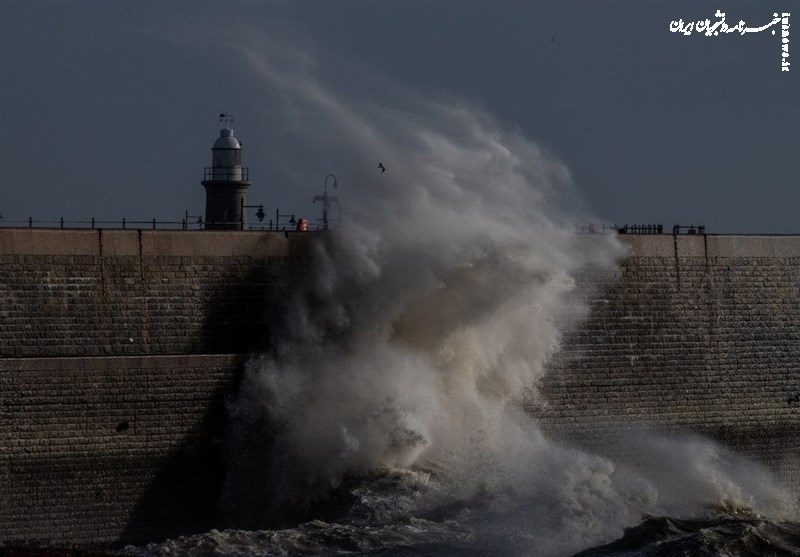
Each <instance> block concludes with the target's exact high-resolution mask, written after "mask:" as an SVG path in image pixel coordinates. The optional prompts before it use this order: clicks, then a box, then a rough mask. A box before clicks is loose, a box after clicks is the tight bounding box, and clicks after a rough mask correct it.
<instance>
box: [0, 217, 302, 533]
mask: <svg viewBox="0 0 800 557" xmlns="http://www.w3.org/2000/svg"><path fill="white" fill-rule="evenodd" d="M313 236H314V235H313V234H311V233H308V234H290V235H289V238H286V237H285V236H284V234H283V233H282V232H280V233H278V232H275V233H270V232H265V233H249V232H227V231H226V232H212V231H202V232H184V231H174V232H159V231H137V230H129V231H121V230H114V231H101V230H36V229H33V230H26V229H0V543H3V542H5V543H14V544H18V545H19V544H26V543H33V544H37V545H50V544H52V545H79V546H100V547H102V546H107V545H113V544H118V543H129V542H140V543H143V542H148V541H152V540H154V539H159V538H165V537H167V536H172V535H176V534H178V533H188V532H198V531H204V530H208V529H210V528H213V527H220V525H221V524H222V518H221V516H220V511H219V502H220V491H221V485H222V482H223V479H224V462H225V454H224V450H225V446H224V440H225V431H224V428H225V425H226V421H225V401H226V397H227V396H229V395H230V393H232V392H233V391H234V389H235V387H236V382H237V380H238V378H239V376H240V374H241V372H242V369H243V365H244V362H245V361H246V359H247V356H246V355H247V353H248V352H250V351H252V350H254V349H255V348H257V347H263V346H265V345H266V344H267V343H268V341H269V332H270V327H271V326H272V325H273V324H272V322H271V321H272V319H271V317H272V316H274V305H275V303H276V301H279V300H280V298H281V297H282V296H284V295H285V294H286V293H287V292H288V290H289V289H290V288H291V285H292V284H293V283H294V282H295V281H298V280H302V276H303V274H304V273H305V272H306V270H307V269H306V266H307V265H306V264H307V261H308V255H309V249H310V243H311V242H312V241H313Z"/></svg>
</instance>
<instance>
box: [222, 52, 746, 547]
mask: <svg viewBox="0 0 800 557" xmlns="http://www.w3.org/2000/svg"><path fill="white" fill-rule="evenodd" d="M272 47H273V48H272V53H271V54H270V55H266V54H264V52H262V51H260V50H258V49H252V48H251V49H249V50H246V54H247V56H248V58H249V60H250V62H251V63H252V64H253V67H254V68H255V69H256V73H257V75H258V76H259V77H260V78H262V79H263V80H264V82H265V84H266V85H267V88H268V90H270V91H272V92H273V94H274V97H275V99H277V102H279V103H281V104H280V106H281V114H284V115H285V117H286V119H287V121H286V122H284V124H285V126H286V128H285V131H286V133H291V134H294V136H296V137H299V138H301V139H302V142H303V143H304V144H305V145H306V146H307V147H306V150H305V152H304V153H303V154H302V156H299V155H297V154H296V153H295V154H292V153H290V152H288V151H287V152H286V153H278V154H273V158H275V159H278V160H281V159H282V158H283V160H284V164H287V166H291V165H290V164H289V162H288V161H289V160H292V161H293V162H292V164H294V161H296V160H298V159H308V158H313V157H315V156H317V153H320V157H322V158H324V159H326V160H330V161H335V163H336V168H332V169H331V170H333V171H335V172H336V173H337V176H338V179H339V181H340V183H341V188H340V190H339V191H337V192H336V193H337V195H338V196H339V197H340V199H341V200H342V203H343V204H344V205H345V207H346V211H347V213H349V214H350V216H348V218H346V219H343V222H342V224H341V226H340V227H338V228H337V229H336V231H335V233H334V234H333V238H332V239H331V240H332V241H330V242H328V243H325V244H323V243H319V245H318V250H317V253H316V254H315V260H314V267H313V268H312V269H310V270H309V275H308V279H309V280H308V284H307V285H305V288H302V289H298V290H297V291H296V292H294V293H293V294H292V296H291V297H290V298H289V299H287V300H286V301H285V302H286V304H285V312H286V313H285V318H284V320H283V321H282V322H281V326H280V328H278V330H276V331H273V333H272V347H271V350H270V351H269V352H267V353H265V354H264V355H262V356H260V357H259V358H257V359H254V360H253V361H252V362H250V365H249V366H248V373H247V375H246V377H245V380H244V383H243V385H242V395H241V398H240V400H239V401H237V403H236V407H235V412H236V413H238V415H239V416H240V417H241V416H249V417H250V418H251V419H252V420H253V421H257V420H258V419H260V420H262V422H259V423H261V424H262V426H261V427H263V428H264V429H265V430H269V431H270V432H271V433H272V434H274V435H275V436H276V437H275V439H274V446H273V448H272V449H271V452H270V453H269V455H268V458H267V461H268V462H269V464H268V468H267V469H264V470H263V482H264V483H265V484H266V483H269V484H270V489H269V490H268V491H269V496H270V497H277V499H278V500H279V505H291V504H292V503H298V504H302V503H303V502H304V501H307V499H308V495H307V494H301V493H298V490H302V489H307V490H308V491H309V492H315V491H317V490H323V491H324V490H326V489H330V488H331V487H335V486H336V485H338V483H339V482H340V481H342V479H343V477H344V476H345V475H346V474H348V473H364V472H367V471H369V470H373V469H376V468H379V467H406V466H409V465H412V464H417V465H420V464H422V465H424V466H431V467H434V468H436V469H439V470H442V471H443V472H442V474H444V475H445V476H447V477H448V478H449V479H450V480H451V481H450V491H451V495H453V496H461V497H473V496H476V495H477V494H479V493H480V492H482V491H486V490H488V491H491V492H492V493H495V494H497V493H502V492H503V490H504V489H505V490H509V489H510V490H512V491H514V492H515V493H514V494H509V497H510V498H514V497H516V496H518V495H519V494H524V495H526V496H531V497H535V498H536V499H535V500H536V501H537V503H536V504H537V505H538V507H537V509H538V510H534V509H528V510H526V512H525V513H522V515H520V516H523V517H525V520H526V521H527V522H526V524H529V523H530V522H531V521H534V520H535V521H536V522H537V523H538V524H540V525H548V526H547V527H548V528H552V529H559V530H560V532H561V533H560V534H559V536H560V537H562V538H563V537H564V535H565V534H566V535H567V536H570V535H580V536H583V538H584V539H586V540H589V539H593V538H596V537H598V536H602V535H603V533H605V532H606V531H607V529H608V528H609V525H618V524H620V523H627V524H632V523H633V522H635V521H636V520H637V519H638V518H639V514H640V513H641V512H643V511H647V510H653V509H657V508H662V509H671V508H673V507H675V508H677V507H678V506H679V505H680V503H679V502H677V501H671V500H670V497H671V496H670V495H669V494H667V495H666V496H665V495H664V493H665V490H664V489H663V488H664V486H665V485H668V482H666V484H661V485H658V483H657V482H653V481H652V480H651V479H646V478H645V476H642V475H641V474H639V472H637V471H635V470H633V469H630V470H622V471H621V469H620V468H619V467H618V466H617V465H615V464H614V463H613V462H612V461H610V460H608V459H605V458H600V457H595V456H590V455H586V454H584V453H582V452H579V451H576V450H570V449H565V448H558V447H556V446H554V445H553V444H551V443H549V442H548V441H546V440H545V439H544V438H543V437H542V435H541V434H540V433H539V432H538V430H537V428H536V426H535V423H534V422H533V421H532V420H530V419H529V418H527V417H525V416H523V415H522V412H521V411H519V410H518V409H517V408H516V402H517V401H518V399H519V397H520V396H521V395H522V394H523V392H525V390H526V389H528V388H530V387H532V386H535V384H536V381H537V380H538V379H540V378H541V376H542V374H543V373H544V371H543V370H544V365H545V363H546V362H547V360H548V358H550V356H551V355H552V354H553V353H554V351H555V350H557V348H558V345H559V340H560V337H559V329H558V325H559V324H560V323H563V322H564V321H565V320H566V319H569V318H572V317H574V316H576V315H580V313H581V311H582V308H580V307H579V306H576V303H577V302H575V298H574V297H572V296H570V291H571V290H572V288H573V286H574V283H573V277H574V276H575V275H576V273H577V272H579V271H586V270H587V269H591V268H593V267H600V266H608V265H613V262H614V260H615V258H616V257H618V256H620V255H621V249H620V248H619V246H618V245H617V244H616V242H615V240H614V239H613V237H608V236H598V237H593V238H576V237H575V236H574V235H573V234H572V233H571V223H574V222H576V221H580V220H585V219H584V218H583V217H582V216H581V215H580V214H579V213H578V212H573V211H571V210H570V209H569V207H565V206H564V204H565V202H566V203H569V202H571V201H572V200H573V199H574V195H573V193H572V185H571V182H570V177H569V173H568V171H567V170H566V168H565V167H564V166H563V165H561V164H560V163H559V162H557V161H555V160H553V159H552V158H551V157H550V156H548V155H547V154H546V153H545V152H544V151H543V150H542V149H540V148H539V147H537V146H536V145H535V144H534V143H532V142H531V141H529V140H527V139H525V138H524V137H522V136H521V135H519V134H518V133H514V132H508V131H506V130H504V129H503V128H502V127H501V126H500V125H499V124H498V123H497V122H496V121H495V120H493V119H492V118H491V117H490V116H488V115H487V114H486V113H484V112H482V111H481V110H479V109H477V108H476V107H473V106H470V105H468V104H465V103H463V102H458V101H442V100H427V99H420V98H418V97H415V96H413V95H411V94H408V93H404V92H398V91H397V90H395V91H393V92H392V94H391V95H387V96H386V97H383V98H380V100H372V99H374V98H375V97H374V96H373V97H368V98H365V97H362V96H361V95H358V94H348V93H347V92H342V91H341V90H339V89H337V88H335V87H334V86H333V85H332V84H331V83H329V82H328V81H325V80H323V79H322V78H320V77H319V74H320V73H322V72H321V71H319V69H318V68H316V67H315V65H314V62H313V60H312V59H311V58H310V57H308V56H304V55H299V54H297V53H294V52H292V51H289V50H283V51H280V49H278V52H275V50H276V49H275V48H274V45H272ZM282 155H285V158H284V157H282ZM251 156H252V155H251ZM379 161H380V162H382V163H383V164H384V165H385V166H386V168H387V171H386V172H385V173H380V171H379V169H378V168H377V163H378V162H379ZM287 172H292V171H291V170H287ZM345 176H346V179H345ZM565 200H566V201H565ZM256 442H257V441H256ZM722 476H723V477H724V478H725V479H724V480H722V481H723V483H724V482H727V481H729V479H730V478H731V477H732V476H731V475H730V474H727V475H726V473H724V472H723V473H722ZM734 476H735V475H734ZM698 478H699V476H698ZM698 478H694V477H693V481H695V480H696V481H697V482H699V483H701V484H702V481H701V480H700V479H698ZM737 478H738V476H737ZM735 479H736V478H734V479H730V481H734V480H735ZM693 485H694V484H693ZM695 487H697V486H696V485H695ZM245 489H246V488H245ZM666 491H667V492H668V491H669V490H666ZM701 491H702V489H699V490H698V489H696V490H695V493H698V492H701ZM712 491H713V489H711V488H709V493H711V492H712ZM733 491H735V490H733ZM710 496H712V497H713V496H714V495H713V493H711V495H710ZM665 497H666V498H665ZM506 519H508V517H506ZM546 531H547V529H546V528H545V529H544V530H541V532H546ZM541 535H542V536H544V537H546V536H545V534H541ZM537 539H538V538H537ZM543 539H544V538H542V539H541V540H539V541H542V540H543ZM567 543H573V544H574V543H575V540H574V539H572V540H569V541H568V542H567Z"/></svg>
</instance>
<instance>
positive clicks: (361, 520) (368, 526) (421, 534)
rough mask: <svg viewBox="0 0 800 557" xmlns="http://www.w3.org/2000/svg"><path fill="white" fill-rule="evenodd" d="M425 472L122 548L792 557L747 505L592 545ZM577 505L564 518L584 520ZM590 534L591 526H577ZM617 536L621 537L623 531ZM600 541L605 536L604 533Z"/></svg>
mask: <svg viewBox="0 0 800 557" xmlns="http://www.w3.org/2000/svg"><path fill="white" fill-rule="evenodd" d="M439 488H440V486H437V485H436V480H435V478H434V477H433V475H431V474H430V473H429V472H422V471H419V470H417V471H409V470H406V471H399V470H394V471H385V470H384V471H381V472H377V473H373V474H370V475H369V476H368V477H362V478H359V479H352V478H351V479H350V480H348V481H346V482H345V483H344V484H343V485H342V486H340V487H339V488H337V489H336V490H334V492H333V493H332V494H331V495H330V497H329V498H328V499H327V500H326V501H322V502H320V506H319V513H320V516H321V517H322V516H324V519H323V518H318V519H312V520H309V521H306V522H303V523H300V524H297V525H294V526H291V527H285V528H276V529H266V530H254V531H245V530H233V529H232V530H212V531H210V532H207V533H204V534H199V535H193V536H184V537H179V538H175V539H171V540H166V541H163V542H160V543H151V544H149V545H147V546H144V547H133V546H129V547H126V548H125V549H124V550H122V552H121V554H122V555H126V556H130V557H156V556H182V555H187V556H188V555H201V556H225V557H233V556H237V557H238V556H242V557H244V556H264V557H266V556H283V555H286V556H291V555H298V556H333V555H353V556H386V557H388V556H396V557H400V556H412V555H430V556H441V557H447V556H453V557H455V556H467V555H487V556H489V555H493V556H531V557H539V556H545V557H546V556H562V555H563V556H571V555H575V556H580V557H639V556H641V557H644V556H647V557H656V556H658V557H669V556H709V557H711V556H719V557H733V556H752V557H757V556H758V557H762V556H764V557H766V556H800V524H798V523H795V522H781V521H772V520H769V519H767V518H764V517H760V516H758V515H756V514H754V513H751V512H750V511H748V510H747V509H735V510H734V509H721V508H709V509H708V510H707V511H706V512H705V513H703V516H695V517H689V518H672V517H664V516H644V517H641V522H640V523H639V524H619V525H618V528H617V529H616V532H614V529H613V528H612V531H609V532H604V533H600V534H597V533H593V534H590V535H589V537H595V540H594V542H593V543H591V545H589V546H587V545H585V541H584V540H581V539H580V536H577V537H575V536H574V535H571V534H570V533H569V532H568V530H570V529H571V530H573V531H574V524H573V525H572V528H565V527H564V525H565V523H566V522H565V517H564V516H559V515H551V514H549V513H548V509H547V508H542V507H541V506H540V505H541V503H539V502H537V501H535V500H526V499H525V498H517V497H516V496H515V494H514V493H505V494H497V493H494V494H488V493H484V494H478V495H476V496H474V497H472V498H470V499H469V500H459V499H454V498H451V497H447V496H443V495H442V494H441V493H437V491H438V490H439ZM581 515H582V513H580V512H577V513H576V515H575V516H574V517H569V519H568V521H571V520H580V519H584V520H587V521H591V520H592V518H591V513H588V514H586V515H585V516H581ZM585 526H586V530H587V531H590V532H591V531H592V524H586V525H585ZM623 534H624V535H623ZM604 538H605V539H604Z"/></svg>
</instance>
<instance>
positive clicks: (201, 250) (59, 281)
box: [0, 229, 800, 546]
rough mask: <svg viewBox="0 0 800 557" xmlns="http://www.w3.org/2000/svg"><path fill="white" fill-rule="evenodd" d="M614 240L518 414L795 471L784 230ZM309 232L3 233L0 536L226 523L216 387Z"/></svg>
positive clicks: (95, 535) (227, 387)
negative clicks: (670, 437) (695, 445)
mask: <svg viewBox="0 0 800 557" xmlns="http://www.w3.org/2000/svg"><path fill="white" fill-rule="evenodd" d="M620 239H621V240H622V241H623V242H625V243H626V244H628V246H629V254H628V256H627V257H626V258H625V259H624V260H622V261H621V262H620V266H619V269H618V270H616V271H608V272H606V273H601V274H592V275H589V274H587V275H585V276H581V277H578V278H579V280H578V283H579V288H578V290H577V292H576V295H578V296H583V297H584V298H585V300H586V302H587V303H588V304H589V307H590V313H589V318H588V320H587V321H585V322H582V323H581V324H579V325H577V326H574V327H572V328H570V329H568V330H567V331H565V333H564V340H563V349H562V351H561V352H560V353H559V354H558V355H557V356H556V358H555V359H554V360H553V362H551V364H550V366H549V371H548V375H547V377H546V378H545V380H544V382H543V384H542V385H541V388H540V393H539V395H533V394H532V396H531V397H529V398H528V399H527V400H526V401H525V402H524V404H525V405H526V407H527V408H528V410H529V411H530V412H531V413H533V414H535V415H537V416H538V417H539V420H540V422H541V423H542V424H543V427H544V428H545V430H546V431H547V432H548V434H549V435H551V436H554V437H559V438H564V439H568V440H570V441H572V442H576V443H582V444H586V445H592V444H593V443H595V444H596V443H598V440H601V439H602V440H603V441H602V442H603V443H604V444H608V443H613V440H614V439H615V438H619V435H618V434H619V433H620V432H624V431H626V430H630V429H631V428H634V427H640V425H641V424H649V425H651V426H653V427H657V428H660V429H664V430H668V431H681V432H684V431H687V432H697V433H701V434H704V435H708V436H711V437H713V438H714V439H716V440H718V441H719V442H720V443H722V444H723V445H726V446H729V447H731V448H733V449H736V450H738V451H741V452H744V453H746V454H748V455H751V456H753V457H754V458H755V459H757V460H759V461H761V462H763V463H765V464H767V465H769V466H770V467H772V468H773V469H774V470H776V472H777V473H778V474H779V475H780V476H781V477H782V478H783V479H784V480H786V481H787V482H788V483H790V484H792V485H793V486H795V488H797V487H798V484H800V479H799V478H800V396H798V395H800V237H795V236H786V237H781V236H700V235H695V236H688V235H683V236H677V237H673V236H672V235H647V236H644V235H643V236H637V235H627V236H625V235H623V236H621V237H620ZM314 241H315V236H314V235H313V234H300V233H297V234H290V235H289V238H288V239H287V238H286V237H285V236H284V235H283V233H270V232H264V233H256V232H233V231H225V232H212V231H196V232H194V231H193V232H187V231H174V232H163V231H137V230H125V231H122V230H114V231H100V230H37V229H30V230H29V229H0V543H10V542H15V543H21V542H31V543H38V544H56V545H80V546H108V545H113V544H120V543H141V542H148V541H153V540H155V539H159V538H164V537H171V536H176V535H180V534H186V533H192V532H200V531H206V530H208V529H210V528H213V527H217V528H220V527H224V526H225V523H224V520H223V517H222V516H221V515H220V511H219V495H220V489H221V482H222V478H223V475H224V459H225V454H224V439H225V434H226V432H225V419H224V416H225V401H226V397H228V396H230V394H231V392H232V391H233V390H234V389H235V386H236V384H237V381H238V379H239V376H240V373H241V371H242V366H243V363H244V361H246V359H247V354H248V353H249V352H251V351H253V350H256V349H258V347H260V346H265V345H266V343H268V342H269V335H270V331H271V327H273V326H275V325H276V324H275V323H273V322H272V321H273V318H274V306H275V303H276V301H279V300H280V299H281V297H283V296H285V295H286V293H287V292H289V290H290V289H291V288H292V285H293V284H295V283H296V282H297V281H298V280H301V279H302V276H303V274H304V273H306V272H308V267H307V263H308V256H309V253H310V249H311V245H312V243H313V242H314ZM587 241H591V240H590V238H589V237H587ZM795 396H797V397H798V398H797V402H793V400H794V399H793V397H795Z"/></svg>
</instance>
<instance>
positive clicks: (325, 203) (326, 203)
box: [314, 174, 339, 230]
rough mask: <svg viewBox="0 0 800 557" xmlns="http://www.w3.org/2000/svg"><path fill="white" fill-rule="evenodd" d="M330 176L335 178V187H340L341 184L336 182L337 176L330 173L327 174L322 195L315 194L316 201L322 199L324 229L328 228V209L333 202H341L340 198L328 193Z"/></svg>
mask: <svg viewBox="0 0 800 557" xmlns="http://www.w3.org/2000/svg"><path fill="white" fill-rule="evenodd" d="M328 178H333V187H334V189H335V188H338V187H339V184H338V183H337V182H336V176H334V175H333V174H328V175H327V176H325V182H324V184H325V188H324V190H323V192H322V195H315V196H314V203H316V202H317V201H322V229H323V230H328V211H329V210H330V208H331V203H339V198H338V197H336V196H335V195H328Z"/></svg>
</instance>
